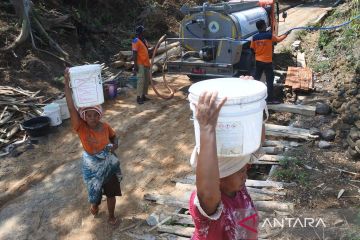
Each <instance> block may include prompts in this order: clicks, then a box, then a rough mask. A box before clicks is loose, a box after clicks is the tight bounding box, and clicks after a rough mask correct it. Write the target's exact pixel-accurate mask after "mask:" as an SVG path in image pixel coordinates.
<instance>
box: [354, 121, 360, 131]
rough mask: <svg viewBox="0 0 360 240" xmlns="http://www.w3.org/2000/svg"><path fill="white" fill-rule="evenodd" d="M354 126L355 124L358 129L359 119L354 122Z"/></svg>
mask: <svg viewBox="0 0 360 240" xmlns="http://www.w3.org/2000/svg"><path fill="white" fill-rule="evenodd" d="M355 126H356V127H357V128H358V129H360V120H357V121H356V122H355Z"/></svg>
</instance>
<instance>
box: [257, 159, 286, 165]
mask: <svg viewBox="0 0 360 240" xmlns="http://www.w3.org/2000/svg"><path fill="white" fill-rule="evenodd" d="M250 164H256V165H279V164H280V163H279V162H269V161H259V160H252V161H251V162H250Z"/></svg>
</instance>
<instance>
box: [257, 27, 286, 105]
mask: <svg viewBox="0 0 360 240" xmlns="http://www.w3.org/2000/svg"><path fill="white" fill-rule="evenodd" d="M256 27H257V29H258V30H259V33H257V34H256V35H254V37H253V39H252V41H251V45H250V47H251V48H252V49H253V50H254V52H255V59H256V71H255V76H254V78H255V79H256V80H260V78H261V75H262V74H263V72H265V76H266V85H267V92H268V97H267V100H266V101H267V102H268V103H269V104H277V103H280V102H279V101H276V100H275V99H274V97H273V90H274V69H273V64H272V57H273V56H272V55H273V43H274V42H275V43H278V42H281V41H282V40H284V39H285V38H286V37H287V35H288V34H289V32H287V33H286V34H283V35H281V36H279V37H277V36H275V35H272V32H271V31H266V23H265V21H264V20H259V21H257V22H256Z"/></svg>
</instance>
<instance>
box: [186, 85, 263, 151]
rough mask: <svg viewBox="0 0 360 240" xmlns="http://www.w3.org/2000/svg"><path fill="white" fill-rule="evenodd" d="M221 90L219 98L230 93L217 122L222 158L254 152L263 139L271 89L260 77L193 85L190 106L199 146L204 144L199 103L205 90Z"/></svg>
mask: <svg viewBox="0 0 360 240" xmlns="http://www.w3.org/2000/svg"><path fill="white" fill-rule="evenodd" d="M204 91H207V92H213V91H217V92H218V99H217V101H218V102H219V101H220V99H223V98H224V97H227V101H226V103H225V105H224V106H223V107H222V109H221V111H220V113H219V118H218V123H217V126H216V144H217V154H218V156H219V157H221V158H224V157H225V158H226V157H240V156H246V155H249V154H251V153H254V152H255V151H256V150H257V149H258V148H259V147H260V143H261V134H262V124H263V110H264V108H265V106H266V102H265V99H266V97H267V89H266V86H265V84H263V83H262V82H260V81H256V80H243V79H239V78H217V79H211V80H206V81H201V82H198V83H195V84H193V85H192V86H191V87H190V88H189V93H190V94H189V101H190V108H191V110H192V111H193V116H194V128H195V141H196V146H197V147H199V146H200V129H199V123H198V121H197V119H196V117H195V106H194V104H197V102H198V99H199V96H200V94H201V93H202V92H204Z"/></svg>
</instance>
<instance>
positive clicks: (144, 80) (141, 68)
mask: <svg viewBox="0 0 360 240" xmlns="http://www.w3.org/2000/svg"><path fill="white" fill-rule="evenodd" d="M135 33H136V37H135V38H134V39H133V40H132V51H133V60H134V73H136V74H137V78H138V80H137V97H136V102H137V103H138V104H144V101H147V100H150V99H149V98H147V97H146V95H147V93H148V88H149V81H150V58H149V48H148V42H147V41H146V40H145V38H144V36H143V33H144V26H142V25H139V26H137V27H136V28H135Z"/></svg>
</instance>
